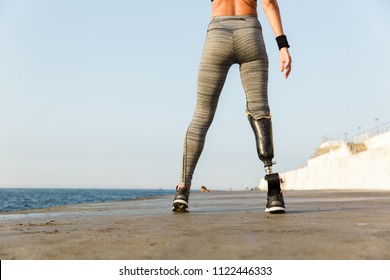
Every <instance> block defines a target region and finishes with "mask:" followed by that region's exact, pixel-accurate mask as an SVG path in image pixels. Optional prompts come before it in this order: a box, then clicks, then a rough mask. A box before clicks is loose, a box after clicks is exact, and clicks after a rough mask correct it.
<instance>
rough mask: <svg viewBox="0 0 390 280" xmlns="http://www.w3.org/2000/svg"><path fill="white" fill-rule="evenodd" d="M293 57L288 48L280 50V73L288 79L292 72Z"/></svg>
mask: <svg viewBox="0 0 390 280" xmlns="http://www.w3.org/2000/svg"><path fill="white" fill-rule="evenodd" d="M291 63H292V60H291V56H290V53H289V51H288V48H281V49H280V71H281V72H283V73H284V77H285V78H286V79H287V78H288V76H289V75H290V72H291Z"/></svg>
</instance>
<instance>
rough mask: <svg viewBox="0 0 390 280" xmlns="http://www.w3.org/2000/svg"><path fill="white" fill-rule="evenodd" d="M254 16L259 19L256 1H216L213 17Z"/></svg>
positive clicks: (213, 4)
mask: <svg viewBox="0 0 390 280" xmlns="http://www.w3.org/2000/svg"><path fill="white" fill-rule="evenodd" d="M241 15H253V16H256V17H257V2H256V0H214V1H213V2H212V13H211V17H215V16H241Z"/></svg>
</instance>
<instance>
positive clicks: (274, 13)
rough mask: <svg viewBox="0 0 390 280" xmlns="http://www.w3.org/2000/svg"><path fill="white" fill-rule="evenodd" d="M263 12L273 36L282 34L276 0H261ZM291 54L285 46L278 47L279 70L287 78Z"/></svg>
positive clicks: (289, 70)
mask: <svg viewBox="0 0 390 280" xmlns="http://www.w3.org/2000/svg"><path fill="white" fill-rule="evenodd" d="M262 6H263V10H264V13H265V14H266V16H267V19H268V22H269V24H270V26H271V29H272V31H273V32H274V34H275V37H278V36H281V35H284V33H283V25H282V18H281V16H280V10H279V5H278V2H277V1H276V0H262ZM291 62H292V60H291V56H290V53H289V51H288V48H287V47H283V48H281V49H280V70H281V71H282V72H284V77H285V78H286V79H287V78H288V76H289V75H290V72H291Z"/></svg>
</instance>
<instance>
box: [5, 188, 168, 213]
mask: <svg viewBox="0 0 390 280" xmlns="http://www.w3.org/2000/svg"><path fill="white" fill-rule="evenodd" d="M174 192H175V190H163V189H52V188H42V189H36V188H0V212H12V211H18V210H28V209H38V208H47V207H53V206H62V205H69V204H78V203H99V202H108V201H119V200H128V199H140V198H148V197H153V196H161V195H171V194H173V193H174Z"/></svg>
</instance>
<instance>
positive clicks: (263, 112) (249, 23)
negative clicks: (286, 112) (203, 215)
mask: <svg viewBox="0 0 390 280" xmlns="http://www.w3.org/2000/svg"><path fill="white" fill-rule="evenodd" d="M211 2H212V13H211V22H210V24H209V27H208V30H207V36H206V42H205V45H204V49H203V54H202V58H201V61H200V66H199V72H198V89H197V102H196V108H195V113H194V115H193V119H192V121H191V123H190V125H189V127H188V130H187V133H186V135H185V141H184V150H183V161H182V172H181V179H180V182H179V184H178V186H177V187H176V195H175V198H174V200H173V208H172V211H175V212H188V210H189V206H188V200H189V195H190V188H191V181H192V176H193V173H194V171H195V167H196V165H197V162H198V160H199V157H200V155H201V153H202V150H203V147H204V144H205V138H206V133H207V131H208V129H209V127H210V125H211V123H212V121H213V118H214V114H215V111H216V109H217V104H218V99H219V96H220V93H221V91H222V88H223V85H224V83H225V79H226V76H227V73H228V71H229V68H230V67H231V66H232V65H233V64H236V63H237V64H239V66H240V75H241V82H242V85H243V88H244V91H245V95H246V104H247V106H246V115H247V118H248V120H249V123H250V125H251V127H252V129H253V131H254V134H255V138H256V147H257V154H258V156H259V158H260V160H261V161H262V162H263V164H264V168H265V173H266V175H265V179H266V180H267V183H268V193H267V194H268V195H267V204H266V209H265V211H266V212H267V213H284V212H285V203H284V199H283V194H282V191H281V188H280V179H279V174H278V173H273V171H272V165H273V161H272V159H273V157H274V145H273V136H272V123H271V112H270V108H269V105H268V92H267V90H268V56H267V52H266V48H265V44H264V40H263V34H262V27H261V24H260V22H259V20H258V18H257V16H258V15H257V1H256V0H211ZM261 3H262V7H263V10H264V12H265V14H266V16H267V19H268V22H269V24H270V26H271V28H272V30H273V32H274V35H275V37H276V42H277V45H278V47H279V52H280V70H281V72H282V73H283V74H284V77H285V78H288V76H289V75H290V71H291V57H290V54H289V51H288V48H289V44H288V42H287V37H286V36H285V35H284V32H283V27H282V20H281V16H280V10H279V6H278V3H277V1H276V0H262V1H261Z"/></svg>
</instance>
